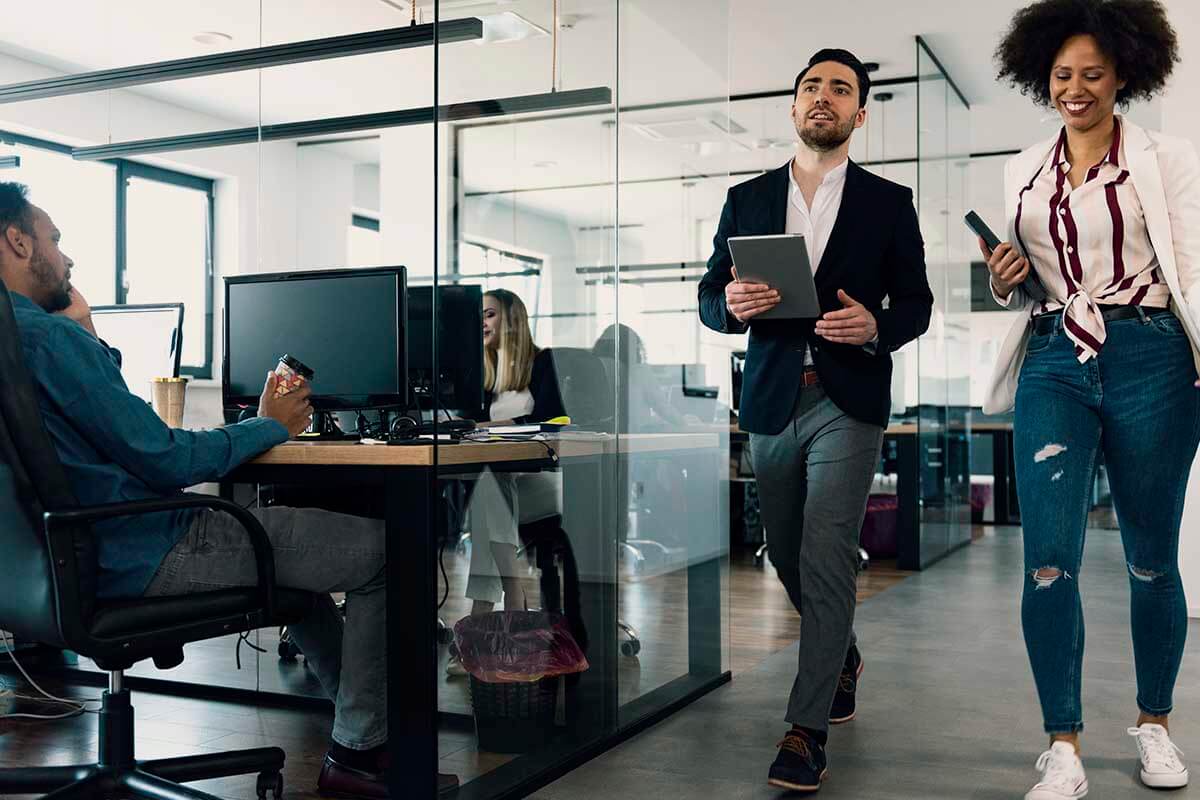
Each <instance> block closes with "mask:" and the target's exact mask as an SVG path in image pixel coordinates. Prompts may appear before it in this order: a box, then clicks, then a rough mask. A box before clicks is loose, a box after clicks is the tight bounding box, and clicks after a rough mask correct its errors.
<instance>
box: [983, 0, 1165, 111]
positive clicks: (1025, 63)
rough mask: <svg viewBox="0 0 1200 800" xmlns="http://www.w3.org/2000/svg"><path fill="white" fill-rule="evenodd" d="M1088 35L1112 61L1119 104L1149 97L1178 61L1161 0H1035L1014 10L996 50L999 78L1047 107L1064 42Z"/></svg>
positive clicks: (1161, 86) (1050, 102)
mask: <svg viewBox="0 0 1200 800" xmlns="http://www.w3.org/2000/svg"><path fill="white" fill-rule="evenodd" d="M1078 34H1088V35H1090V36H1092V37H1094V38H1095V40H1096V42H1097V43H1098V44H1099V46H1100V50H1101V51H1102V52H1103V53H1104V54H1105V55H1107V56H1108V57H1109V58H1110V59H1112V62H1113V65H1114V67H1115V68H1116V71H1117V75H1118V76H1119V77H1120V79H1121V80H1123V81H1125V82H1126V83H1125V88H1124V89H1120V90H1119V91H1118V92H1117V103H1118V104H1119V105H1121V106H1126V105H1128V104H1129V101H1131V100H1139V99H1140V100H1149V99H1151V98H1152V97H1153V96H1154V95H1155V94H1157V93H1158V91H1159V90H1160V89H1162V88H1163V86H1164V85H1165V84H1166V82H1167V78H1168V77H1170V75H1171V70H1173V69H1174V68H1175V64H1176V63H1178V61H1179V40H1178V38H1177V37H1176V35H1175V29H1174V28H1173V27H1171V23H1170V21H1169V20H1168V19H1167V10H1166V9H1165V8H1164V7H1163V4H1162V3H1161V2H1159V0H1039V2H1036V3H1033V4H1032V5H1029V6H1026V7H1025V8H1023V9H1021V10H1020V11H1018V12H1017V13H1016V14H1015V15H1014V16H1013V18H1012V23H1011V24H1010V25H1009V27H1008V31H1007V32H1006V33H1005V34H1004V38H1002V39H1001V40H1000V44H999V46H998V47H997V48H996V62H997V63H998V64H999V66H1000V72H999V74H998V75H997V76H996V77H997V79H999V80H1007V81H1008V82H1009V83H1010V84H1012V85H1013V86H1016V87H1017V88H1018V89H1020V90H1021V94H1023V95H1026V96H1028V97H1032V98H1033V99H1034V100H1035V101H1037V102H1039V103H1041V104H1043V105H1051V104H1052V101H1051V98H1050V70H1051V69H1053V67H1054V57H1055V56H1056V55H1058V52H1059V50H1061V49H1062V46H1063V43H1064V42H1066V40H1067V39H1069V38H1071V37H1072V36H1075V35H1078Z"/></svg>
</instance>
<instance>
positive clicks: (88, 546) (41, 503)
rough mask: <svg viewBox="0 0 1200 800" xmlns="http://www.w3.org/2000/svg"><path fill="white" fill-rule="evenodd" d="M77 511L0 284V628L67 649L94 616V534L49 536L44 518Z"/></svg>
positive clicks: (9, 302)
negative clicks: (51, 512) (75, 633)
mask: <svg viewBox="0 0 1200 800" xmlns="http://www.w3.org/2000/svg"><path fill="white" fill-rule="evenodd" d="M76 505H78V503H77V501H76V499H75V495H74V492H72V491H71V486H70V483H69V482H68V480H67V476H66V472H65V470H64V469H63V466H62V464H61V463H60V462H59V460H58V453H57V451H56V450H55V449H54V443H53V442H52V441H51V439H50V436H49V435H48V434H47V433H46V428H45V425H44V423H43V420H42V414H41V409H40V407H39V405H38V395H37V388H36V386H35V385H34V382H33V378H32V376H31V375H30V373H29V368H28V365H27V364H26V363H25V354H24V351H23V350H22V347H21V337H20V333H19V331H18V330H17V322H16V316H15V314H14V312H13V306H12V298H11V296H10V295H9V292H8V288H7V287H6V286H5V285H4V283H3V281H0V563H3V564H4V578H3V579H2V580H0V628H3V629H4V630H8V631H12V632H13V633H14V634H16V635H17V636H18V637H20V638H23V639H28V640H32V641H38V642H43V643H45V644H50V645H55V646H67V645H68V644H69V642H68V640H69V639H71V638H73V637H72V636H71V634H70V633H69V631H77V630H80V627H81V626H80V624H79V623H80V620H83V619H87V618H89V617H90V616H91V611H92V608H93V604H94V602H95V575H96V556H95V548H94V544H93V542H92V539H91V535H90V534H91V532H90V530H87V529H86V528H85V529H83V530H74V531H72V530H67V529H64V530H63V531H61V532H59V533H56V534H55V535H54V536H52V537H51V536H47V534H46V533H45V532H44V530H43V525H42V512H44V511H47V510H60V509H66V508H72V507H74V506H76Z"/></svg>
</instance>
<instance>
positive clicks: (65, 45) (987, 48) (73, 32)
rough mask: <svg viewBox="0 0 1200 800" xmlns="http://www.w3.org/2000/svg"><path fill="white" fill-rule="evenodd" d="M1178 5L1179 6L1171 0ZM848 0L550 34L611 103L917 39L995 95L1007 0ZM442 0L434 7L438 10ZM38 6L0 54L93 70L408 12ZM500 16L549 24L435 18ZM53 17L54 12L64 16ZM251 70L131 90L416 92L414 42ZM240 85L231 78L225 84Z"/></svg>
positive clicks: (480, 67)
mask: <svg viewBox="0 0 1200 800" xmlns="http://www.w3.org/2000/svg"><path fill="white" fill-rule="evenodd" d="M1176 2H1182V0H1176ZM969 4H970V6H971V12H972V13H971V14H970V15H967V14H964V13H962V11H963V4H962V3H960V2H953V0H910V1H909V2H904V3H896V2H894V1H893V0H857V1H856V2H848V3H843V4H842V5H841V6H838V8H842V9H846V11H845V13H842V14H835V13H830V9H831V6H830V5H828V4H825V3H815V2H805V1H802V0H708V2H705V0H621V1H620V7H619V11H620V20H619V23H618V22H617V13H616V12H617V3H616V0H561V3H560V7H561V11H560V13H561V14H562V15H563V16H564V17H567V16H569V17H571V18H573V19H574V22H573V26H572V27H571V28H570V29H566V30H563V31H562V32H561V44H560V56H559V58H560V69H561V77H562V81H563V86H564V87H565V88H576V87H579V86H584V85H593V84H603V85H610V86H611V85H613V84H614V83H615V82H616V81H615V79H616V77H617V75H616V64H615V52H616V48H617V46H618V35H619V37H620V42H619V45H620V49H621V54H622V58H623V63H622V66H621V71H620V80H621V87H620V88H621V95H622V100H623V101H624V102H627V103H638V102H643V101H647V100H663V99H683V98H689V97H705V96H714V95H717V96H719V95H722V94H724V92H725V90H726V88H727V87H726V85H722V80H723V78H725V77H728V80H729V88H730V89H731V90H732V92H733V93H735V94H736V93H740V92H753V91H762V90H769V89H779V88H781V87H788V86H790V85H791V80H792V77H793V76H794V75H795V73H796V71H797V69H798V68H799V67H800V66H802V65H803V62H804V61H805V60H806V58H807V57H808V55H810V54H811V53H812V52H813V51H815V50H816V49H818V48H819V47H822V46H826V45H834V46H844V47H848V48H850V49H852V50H854V51H855V52H856V53H858V54H859V55H860V56H861V57H862V58H863V59H864V60H874V61H878V62H880V63H881V65H882V69H881V71H880V72H879V73H878V76H879V77H896V76H903V75H912V74H914V72H915V69H916V63H915V61H916V47H915V44H914V40H913V37H915V36H916V35H917V34H921V35H924V36H926V38H927V39H928V40H929V41H930V43H931V44H932V45H933V47H934V48H935V50H936V51H937V52H938V55H939V57H940V58H941V59H942V61H943V63H944V64H945V65H946V67H947V69H948V70H949V71H950V72H951V74H952V75H953V76H954V78H955V80H956V81H957V82H958V83H959V85H960V86H961V88H962V89H963V91H964V92H965V93H966V95H967V97H968V98H969V99H971V100H972V101H974V102H980V101H986V100H987V99H989V98H990V97H993V96H995V95H996V94H997V93H1006V92H1007V91H1008V90H1007V89H1004V88H1002V87H998V86H996V84H995V83H994V81H993V80H992V75H993V67H992V64H991V60H990V57H989V54H990V52H991V50H992V48H993V47H994V43H995V40H996V37H997V31H998V29H999V28H1000V27H1001V26H1002V25H1003V23H1004V21H1005V20H1006V18H1007V17H1008V15H1009V14H1010V13H1011V11H1012V9H1014V8H1016V7H1017V6H1018V5H1020V0H994V1H993V2H987V3H984V2H979V0H970V3H969ZM395 5H401V6H403V5H404V3H403V2H396V3H395ZM444 5H449V3H445V4H444ZM334 7H335V6H334V4H332V3H330V2H329V0H260V2H246V1H245V0H207V2H205V3H163V2H161V0H110V1H109V2H105V3H96V2H94V1H93V0H43V2H39V3H32V4H28V5H26V6H24V7H22V9H21V14H20V21H21V24H20V25H5V26H4V29H3V30H2V31H0V52H4V53H7V54H10V55H15V56H19V57H22V58H26V59H29V60H33V61H36V62H39V63H42V64H46V65H48V66H52V67H57V68H60V69H64V70H70V71H75V70H83V69H102V68H107V67H114V66H123V65H128V64H136V63H145V62H151V61H158V60H165V59H173V58H184V57H189V56H196V55H202V54H207V53H212V52H215V51H217V50H219V49H226V50H231V49H241V48H246V47H256V46H260V45H266V44H276V43H280V42H288V41H298V40H303V39H309V38H319V37H325V36H334V35H340V34H346V33H354V32H359V31H366V30H373V29H378V28H385V27H392V26H397V25H403V24H406V23H407V22H408V14H407V13H406V12H404V11H401V10H398V9H397V8H395V7H394V5H393V4H392V3H390V2H384V1H383V0H338V2H337V3H336V13H334V12H333V11H332V9H334ZM499 10H512V11H516V12H517V13H520V14H522V15H524V16H526V17H528V18H529V19H530V20H531V21H533V22H535V23H537V24H539V25H542V26H543V27H546V28H550V27H552V25H551V21H550V10H551V2H550V0H509V2H504V1H503V0H500V1H499V2H479V3H474V4H472V5H464V4H462V3H454V4H453V7H451V8H447V9H446V10H445V11H444V12H443V16H444V17H461V16H466V15H469V14H485V13H489V12H493V13H494V12H496V11H499ZM64 21H67V22H66V24H64ZM214 30H215V31H222V32H225V33H228V34H230V35H232V36H233V40H232V41H231V42H230V43H229V44H228V45H227V46H226V47H224V48H213V47H209V46H205V45H201V44H198V43H196V42H195V41H193V40H192V36H193V35H194V34H196V33H198V32H201V31H214ZM550 56H551V52H550V44H549V39H548V38H547V37H542V38H539V39H534V40H528V41H524V42H514V43H498V44H487V45H479V44H473V43H459V44H454V45H447V46H445V47H443V49H442V53H441V59H442V63H441V67H442V70H443V75H442V80H441V87H440V88H441V92H442V99H443V101H452V100H466V99H478V98H482V97H488V96H503V95H506V94H522V93H526V92H536V91H544V90H546V89H548V88H549V81H550ZM261 77H262V89H261V98H260V97H259V92H258V79H257V78H258V76H257V74H254V75H253V78H252V79H246V76H237V75H234V76H217V77H211V78H203V79H197V80H191V81H181V82H177V83H176V84H174V85H172V84H163V85H159V86H154V87H144V88H141V89H139V90H138V91H142V92H146V93H150V94H154V95H157V96H160V97H164V98H169V99H171V100H172V101H173V102H175V103H177V104H179V105H183V106H186V107H189V108H193V109H196V110H200V111H204V112H207V113H212V114H215V115H217V116H221V117H225V118H228V119H230V120H231V121H236V122H240V123H242V124H252V123H253V122H254V121H256V120H257V119H258V114H259V104H260V99H261V105H262V114H263V121H264V122H277V121H284V120H297V119H305V118H308V117H310V116H312V115H313V114H314V112H317V113H318V115H319V116H335V115H338V114H342V113H361V112H362V111H364V110H380V109H385V108H402V107H406V105H419V104H421V103H422V101H426V102H427V101H428V100H429V99H430V97H431V93H432V55H431V51H430V50H429V49H427V48H425V49H420V50H411V51H401V52H397V53H391V54H378V55H369V56H359V57H354V58H345V59H335V60H331V61H322V62H318V63H315V64H308V65H295V66H287V67H277V68H272V69H268V70H263V71H262V72H261ZM239 78H240V79H239Z"/></svg>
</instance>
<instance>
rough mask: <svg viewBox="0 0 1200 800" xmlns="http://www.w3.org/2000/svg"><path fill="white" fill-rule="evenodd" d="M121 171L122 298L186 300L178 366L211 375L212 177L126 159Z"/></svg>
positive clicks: (191, 372) (133, 300) (194, 373)
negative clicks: (123, 234)
mask: <svg viewBox="0 0 1200 800" xmlns="http://www.w3.org/2000/svg"><path fill="white" fill-rule="evenodd" d="M118 169H119V170H120V176H121V179H122V180H121V183H123V187H122V188H123V190H124V191H123V201H124V221H125V226H124V230H125V238H124V259H123V261H122V260H121V259H118V266H119V268H122V269H121V282H120V284H119V286H118V299H117V302H120V303H180V302H181V303H183V304H184V317H183V358H182V361H181V365H180V371H181V372H184V373H186V374H189V375H192V376H194V377H198V378H210V377H212V290H213V288H212V234H213V227H212V197H213V194H212V181H210V180H207V179H203V178H196V177H194V176H191V175H184V174H181V173H177V172H171V171H168V170H163V169H158V168H156V167H148V166H146V165H144V164H136V163H131V162H124V163H122V164H121V165H120V166H119V167H118Z"/></svg>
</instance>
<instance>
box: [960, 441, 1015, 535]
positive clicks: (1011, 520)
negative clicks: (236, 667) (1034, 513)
mask: <svg viewBox="0 0 1200 800" xmlns="http://www.w3.org/2000/svg"><path fill="white" fill-rule="evenodd" d="M971 433H972V435H974V434H979V435H981V436H990V437H991V439H992V479H993V484H992V507H993V509H994V510H995V515H996V524H997V525H1019V524H1021V514H1020V512H1019V510H1018V506H1017V481H1016V469H1015V466H1016V465H1015V464H1014V459H1013V426H1012V423H1011V422H972V423H971Z"/></svg>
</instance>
